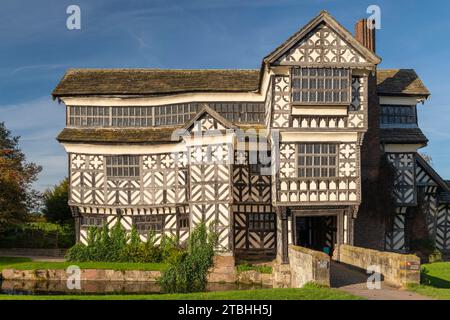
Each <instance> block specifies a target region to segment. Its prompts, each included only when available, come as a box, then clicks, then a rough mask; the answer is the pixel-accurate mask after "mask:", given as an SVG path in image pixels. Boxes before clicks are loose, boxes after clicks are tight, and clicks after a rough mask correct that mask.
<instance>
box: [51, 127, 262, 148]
mask: <svg viewBox="0 0 450 320" xmlns="http://www.w3.org/2000/svg"><path fill="white" fill-rule="evenodd" d="M233 125H236V126H237V128H238V129H241V130H244V131H246V130H251V131H246V133H247V134H251V133H254V134H260V133H261V134H265V129H266V127H265V125H263V124H246V123H239V124H233ZM177 129H179V130H180V131H179V132H180V133H181V132H183V131H182V130H185V129H184V126H172V127H160V128H138V129H130V128H96V129H92V128H65V129H63V130H62V131H61V132H60V134H59V135H58V137H57V138H56V139H57V140H58V141H59V142H71V143H105V144H109V143H113V144H118V143H119V144H120V143H124V144H125V143H126V144H130V143H135V144H166V143H172V142H178V141H179V140H180V139H177V137H178V136H175V137H174V138H173V137H172V134H173V132H174V131H175V130H177Z"/></svg>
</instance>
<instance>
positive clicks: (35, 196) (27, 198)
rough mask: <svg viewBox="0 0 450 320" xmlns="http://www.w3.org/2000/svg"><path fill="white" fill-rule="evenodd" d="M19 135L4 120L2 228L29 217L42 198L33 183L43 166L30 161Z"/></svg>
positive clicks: (0, 125) (0, 141) (0, 142)
mask: <svg viewBox="0 0 450 320" xmlns="http://www.w3.org/2000/svg"><path fill="white" fill-rule="evenodd" d="M19 139H20V137H15V136H12V135H11V131H10V130H8V129H7V128H6V126H5V123H4V122H0V231H3V230H4V229H5V228H7V227H8V226H11V225H15V224H19V223H21V222H23V221H25V220H26V219H27V215H28V213H29V212H31V211H32V210H34V209H35V208H36V207H37V205H38V203H39V199H40V195H39V193H38V192H37V191H35V190H33V188H32V184H33V182H35V181H36V179H37V175H38V174H39V172H40V171H41V170H42V168H41V167H40V166H38V165H36V164H34V163H31V162H27V161H26V158H25V154H24V153H23V152H22V151H21V150H20V148H19Z"/></svg>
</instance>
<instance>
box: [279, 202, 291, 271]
mask: <svg viewBox="0 0 450 320" xmlns="http://www.w3.org/2000/svg"><path fill="white" fill-rule="evenodd" d="M277 213H278V219H280V220H281V263H282V264H288V263H289V251H288V250H289V242H288V209H287V208H286V207H278V208H277Z"/></svg>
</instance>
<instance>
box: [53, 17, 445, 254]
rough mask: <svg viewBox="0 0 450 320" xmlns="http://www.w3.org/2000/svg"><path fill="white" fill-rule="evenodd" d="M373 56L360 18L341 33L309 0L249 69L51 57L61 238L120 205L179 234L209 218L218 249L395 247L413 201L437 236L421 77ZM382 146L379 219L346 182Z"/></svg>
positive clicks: (359, 176) (360, 182) (374, 164)
mask: <svg viewBox="0 0 450 320" xmlns="http://www.w3.org/2000/svg"><path fill="white" fill-rule="evenodd" d="M380 62H381V59H380V58H379V57H378V55H377V54H376V53H375V30H373V28H370V26H368V23H367V21H366V20H361V21H359V22H358V23H357V24H356V30H355V34H354V35H353V34H351V33H350V32H349V31H347V30H346V29H345V28H344V27H343V26H342V25H340V24H339V23H338V22H337V21H336V20H335V19H334V18H333V17H332V16H330V14H328V13H327V12H326V11H323V12H321V13H320V14H319V15H318V16H317V17H315V18H314V19H313V20H312V21H310V22H309V23H308V24H307V25H305V26H304V27H303V28H301V29H300V30H299V31H298V32H297V33H295V34H294V35H292V36H291V37H290V38H289V39H287V40H286V41H285V42H283V43H282V44H281V45H280V46H279V47H278V48H276V49H275V50H274V51H273V52H271V53H270V54H269V55H267V56H266V57H265V58H264V59H263V61H262V66H261V68H260V69H259V70H162V69H71V70H69V71H67V73H66V74H65V76H64V77H63V79H62V80H61V81H60V83H59V84H58V85H57V87H56V88H55V90H54V91H53V97H54V98H55V99H58V101H60V102H63V103H64V105H65V106H66V110H67V113H66V115H67V116H66V127H65V128H64V129H63V131H62V132H61V133H60V134H59V136H58V141H59V142H60V143H61V144H62V145H63V146H64V148H65V150H66V151H67V153H68V158H69V162H68V165H69V176H70V197H69V204H70V207H71V209H72V212H73V216H74V218H75V221H76V228H77V240H78V241H81V242H86V238H87V230H88V228H89V226H101V225H104V224H107V225H109V226H112V225H114V224H115V223H116V222H117V221H120V223H121V224H122V225H123V226H124V227H125V228H126V229H127V230H131V228H132V226H135V227H136V229H137V230H138V231H139V233H140V234H141V237H142V239H143V240H145V238H146V237H147V234H148V233H149V231H153V232H155V234H156V236H157V239H160V238H161V236H162V235H164V234H167V235H175V236H178V237H179V239H180V240H181V241H184V240H186V239H187V237H188V235H189V232H190V230H192V229H193V228H194V227H195V226H196V225H197V224H199V223H200V221H205V222H206V223H210V222H213V221H214V222H215V228H216V230H217V232H218V234H219V248H218V250H219V251H220V252H222V254H224V255H233V256H235V257H244V258H246V259H247V258H251V257H261V256H264V257H271V256H272V257H275V256H276V257H277V258H278V259H279V261H281V262H284V263H287V262H288V261H289V251H288V246H289V244H296V245H301V246H303V247H308V248H312V249H315V250H320V251H325V252H328V253H330V254H332V252H333V249H334V248H335V247H337V246H338V245H340V244H352V245H357V246H361V247H369V248H374V249H378V250H389V251H397V252H408V251H409V250H410V234H411V230H413V229H414V224H413V223H411V222H414V221H415V215H417V214H418V213H417V212H419V211H420V212H423V213H424V215H425V216H426V224H425V226H426V228H427V231H428V232H429V235H430V237H431V239H433V241H434V242H435V245H436V247H437V248H438V249H440V250H441V251H444V252H445V251H449V250H450V186H449V184H448V182H446V181H444V180H443V179H442V178H441V177H440V176H439V175H438V174H437V173H436V172H435V171H434V170H433V169H432V168H431V166H430V165H429V163H428V162H427V161H425V160H424V159H423V158H422V156H421V155H420V154H419V153H418V150H419V149H421V148H423V147H424V146H426V145H427V138H426V137H425V136H424V134H423V133H422V131H421V130H420V128H419V126H418V119H417V112H416V107H417V106H419V105H420V104H423V103H425V102H426V100H427V98H428V97H429V92H428V90H427V88H426V87H425V85H424V84H423V83H422V81H421V80H420V78H419V77H418V76H417V74H416V73H415V71H414V70H412V69H397V70H392V69H390V70H383V69H378V68H377V65H378V64H380ZM261 150H265V151H264V152H262V151H261ZM383 159H386V160H383ZM382 161H386V162H387V163H390V164H391V165H392V167H393V168H394V171H395V177H394V178H393V179H392V184H393V188H392V192H391V193H392V199H393V200H392V202H393V203H394V206H393V209H392V210H393V211H394V213H393V214H392V216H393V219H390V220H388V219H382V218H380V217H379V216H377V215H374V214H371V207H370V206H365V205H364V201H366V200H367V199H369V198H370V197H372V196H373V195H371V194H370V193H367V194H365V193H363V192H362V190H366V189H365V188H364V185H365V184H368V185H370V184H374V185H375V184H376V183H377V181H378V179H379V175H380V171H381V170H380V163H382ZM369 189H370V188H368V190H369ZM386 201H387V202H388V201H389V200H388V199H386ZM418 207H420V208H419V209H420V210H417V209H418ZM119 217H120V218H119ZM386 221H390V224H391V225H389V224H388V223H387V222H386Z"/></svg>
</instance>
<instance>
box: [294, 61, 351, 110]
mask: <svg viewBox="0 0 450 320" xmlns="http://www.w3.org/2000/svg"><path fill="white" fill-rule="evenodd" d="M350 76H351V72H350V70H349V69H347V68H301V67H300V68H299V67H296V68H293V69H292V98H293V102H294V103H300V104H350V102H351V101H350V100H351V85H350V84H351V81H350Z"/></svg>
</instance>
